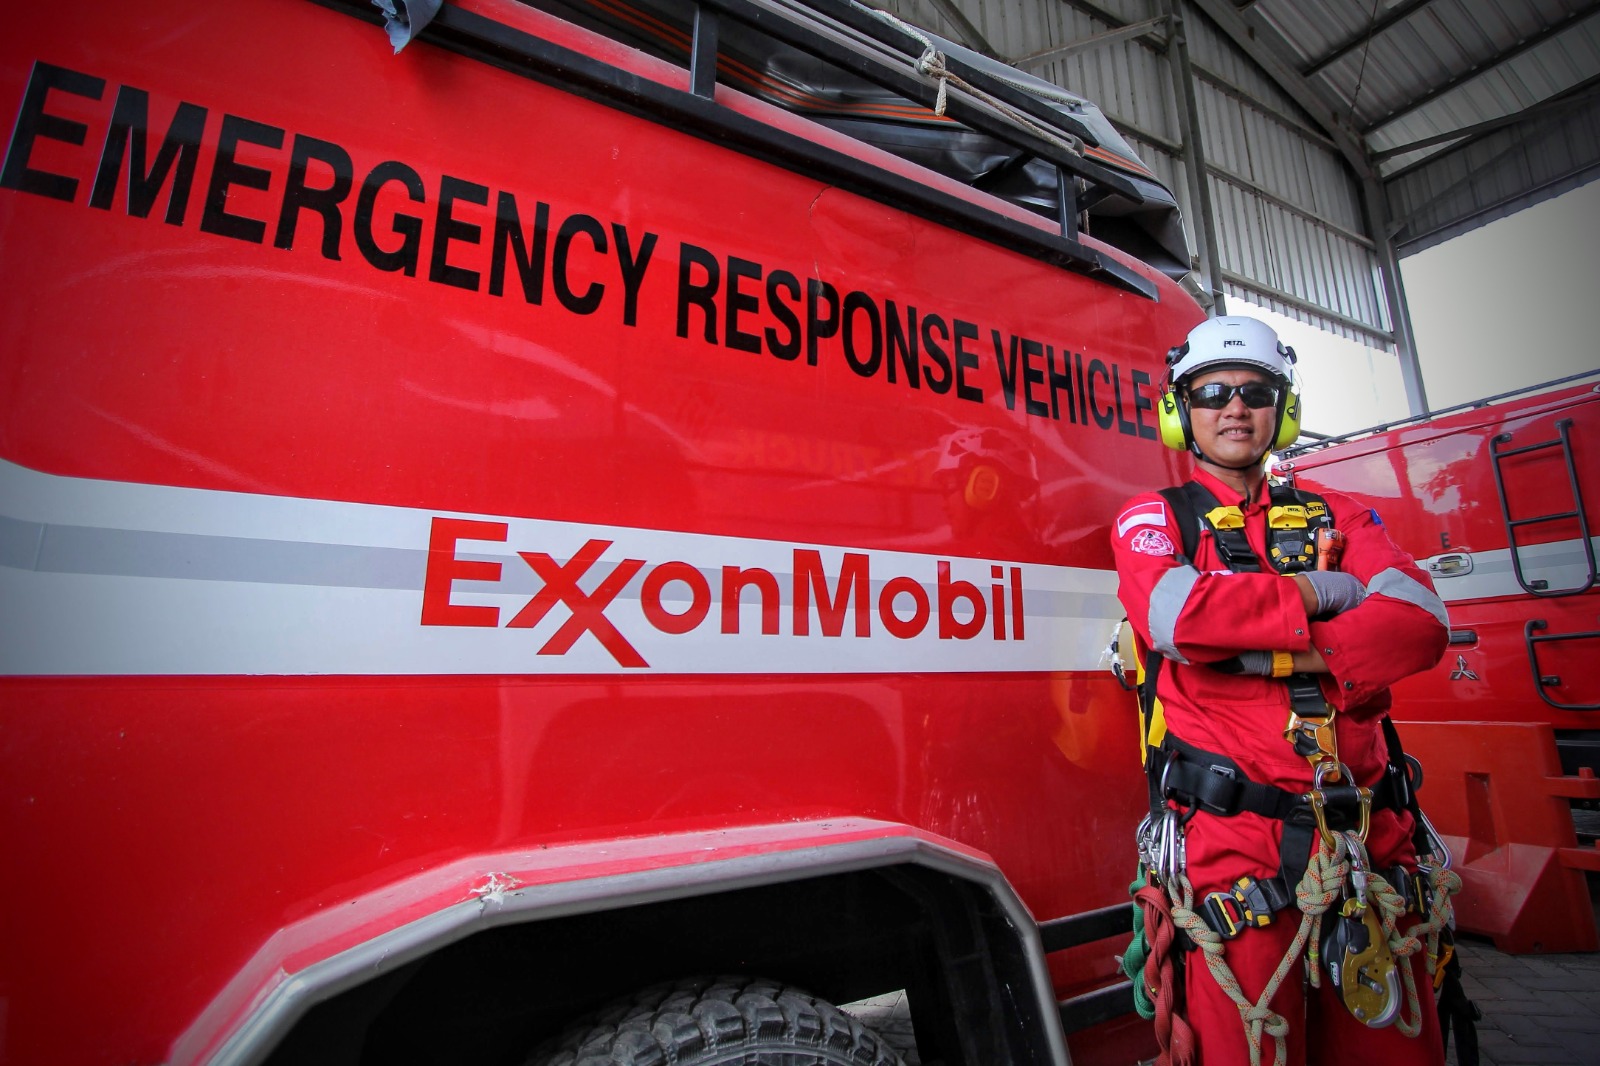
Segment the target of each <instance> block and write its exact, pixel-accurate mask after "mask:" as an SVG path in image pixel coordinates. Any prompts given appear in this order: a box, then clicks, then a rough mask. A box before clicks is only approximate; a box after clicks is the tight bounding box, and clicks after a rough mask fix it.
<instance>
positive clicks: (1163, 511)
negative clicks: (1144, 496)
mask: <svg viewBox="0 0 1600 1066" xmlns="http://www.w3.org/2000/svg"><path fill="white" fill-rule="evenodd" d="M1166 525H1167V505H1166V504H1164V503H1161V502H1159V501H1155V502H1152V503H1141V504H1138V505H1137V506H1134V507H1130V508H1128V509H1127V510H1126V511H1123V512H1122V513H1121V514H1120V515H1118V516H1117V536H1119V537H1126V536H1127V535H1128V531H1129V530H1130V529H1137V528H1139V527H1140V526H1161V527H1162V528H1163V529H1165V528H1166Z"/></svg>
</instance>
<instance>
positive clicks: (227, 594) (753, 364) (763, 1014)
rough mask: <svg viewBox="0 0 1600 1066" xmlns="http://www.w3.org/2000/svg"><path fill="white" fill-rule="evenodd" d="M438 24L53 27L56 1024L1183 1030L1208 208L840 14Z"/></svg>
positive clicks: (206, 1043)
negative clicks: (1194, 356) (1173, 521)
mask: <svg viewBox="0 0 1600 1066" xmlns="http://www.w3.org/2000/svg"><path fill="white" fill-rule="evenodd" d="M382 6H386V7H388V8H390V12H389V13H388V14H387V15H385V13H383V12H380V11H379V10H378V8H375V7H373V6H372V5H370V4H368V3H366V2H365V0H329V2H326V3H321V4H318V3H312V2H308V0H262V2H260V3H256V4H252V5H237V4H217V3H214V2H210V0H167V2H163V3H161V4H120V5H118V4H97V3H83V2H76V0H63V2H60V3H56V4H30V5H27V6H26V9H25V10H22V11H18V12H14V13H12V15H11V16H10V17H8V19H7V28H6V32H5V33H4V34H3V35H0V114H3V115H5V116H8V117H10V120H11V127H10V129H9V130H8V131H7V135H6V139H5V156H4V160H3V163H0V338H3V340H0V846H3V854H4V858H5V869H6V873H5V876H4V878H0V1062H5V1063H15V1064H29V1066H80V1064H91V1063H108V1064H111V1063H115V1064H127V1063H156V1062H161V1063H194V1062H214V1063H284V1064H287V1063H296V1064H299V1063H358V1062H359V1063H366V1062H378V1061H384V1062H423V1063H428V1062H440V1063H443V1062H449V1063H456V1062H461V1061H468V1060H470V1061H481V1062H502V1061H508V1062H509V1061H516V1062H521V1061H524V1059H525V1058H526V1057H527V1056H529V1055H530V1054H531V1055H534V1056H535V1057H534V1058H533V1059H532V1060H531V1061H536V1062H564V1061H571V1059H570V1057H566V1058H563V1057H562V1056H563V1055H566V1054H567V1052H564V1051H562V1050H560V1045H559V1040H560V1039H561V1038H560V1034H561V1033H562V1032H563V1031H565V1030H567V1028H568V1027H569V1026H571V1025H572V1024H573V1023H574V1022H575V1021H577V1020H578V1019H582V1018H584V1017H586V1016H590V1015H591V1012H594V1011H596V1010H600V1011H601V1013H600V1014H599V1015H594V1017H597V1018H598V1019H599V1020H598V1021H595V1022H592V1023H588V1028H586V1029H582V1030H580V1032H582V1033H587V1034H591V1035H592V1034H594V1033H600V1034H602V1035H603V1037H604V1040H607V1041H610V1042H611V1046H613V1047H614V1050H615V1051H616V1054H617V1055H618V1056H622V1057H618V1058H616V1059H615V1060H614V1061H618V1062H621V1061H638V1062H645V1061H657V1060H656V1059H653V1058H649V1057H648V1055H647V1053H646V1051H645V1050H643V1043H644V1042H648V1041H655V1042H656V1043H655V1044H652V1045H651V1046H654V1047H657V1051H656V1053H658V1054H660V1053H663V1052H662V1051H661V1049H662V1048H665V1049H667V1050H668V1051H670V1052H671V1053H672V1054H674V1055H677V1056H678V1057H677V1058H675V1059H674V1060H673V1061H679V1062H688V1061H703V1059H702V1058H696V1057H695V1055H697V1054H700V1053H701V1052H700V1051H697V1050H696V1049H697V1048H698V1049H702V1050H703V1049H704V1048H706V1047H711V1048H716V1047H727V1046H738V1047H739V1048H741V1049H745V1050H750V1051H751V1053H752V1054H754V1055H761V1054H776V1053H779V1052H781V1051H782V1050H783V1049H785V1048H793V1047H802V1048H807V1049H811V1048H818V1047H822V1048H831V1049H833V1050H832V1051H829V1052H828V1053H829V1054H833V1055H835V1056H836V1058H834V1059H829V1061H843V1058H841V1057H838V1056H845V1055H853V1056H856V1057H854V1058H851V1059H850V1061H852V1062H854V1061H863V1062H864V1061H869V1060H870V1061H875V1062H876V1061H894V1059H893V1053H892V1052H890V1051H887V1050H885V1049H883V1048H882V1047H881V1046H880V1044H879V1043H878V1042H877V1041H876V1040H875V1039H874V1037H873V1035H872V1034H871V1033H869V1032H866V1031H864V1030H863V1029H862V1028H861V1026H860V1024H859V1023H857V1022H852V1021H850V1020H849V1019H848V1018H847V1017H846V1016H845V1015H844V1014H841V1013H840V1012H839V1011H837V1010H836V1009H835V1006H836V1005H839V1004H848V1003H851V1002H854V1001H857V1000H859V999H861V998H862V997H866V996H871V995H875V994H878V993H885V992H891V991H897V990H904V991H905V993H906V998H907V1001H908V1002H909V1004H910V1012H911V1017H912V1021H913V1023H914V1028H915V1034H916V1036H915V1039H916V1043H917V1046H918V1049H919V1052H920V1054H921V1056H922V1058H923V1060H924V1061H930V1062H931V1061H938V1062H942V1063H947V1064H957V1063H965V1064H968V1066H999V1064H1005V1063H1062V1062H1065V1061H1067V1058H1068V1050H1067V1049H1068V1045H1069V1044H1070V1046H1071V1050H1072V1055H1073V1057H1074V1059H1075V1060H1076V1061H1080V1062H1095V1061H1111V1060H1113V1059H1115V1058H1117V1057H1118V1056H1121V1058H1122V1061H1126V1060H1127V1058H1129V1057H1131V1055H1125V1054H1123V1053H1122V1052H1121V1051H1119V1050H1118V1049H1119V1048H1120V1047H1123V1046H1125V1045H1124V1043H1123V1042H1122V1038H1121V1037H1120V1036H1119V1032H1133V1030H1131V1029H1128V1030H1118V1029H1117V1026H1118V1024H1120V1023H1118V1022H1116V1021H1111V1022H1105V1021H1104V1019H1106V1018H1108V1017H1110V1016H1112V1015H1115V1014H1117V1013H1118V1012H1119V1010H1120V1008H1121V1006H1122V1004H1123V1003H1124V1002H1125V998H1126V990H1125V988H1119V987H1118V986H1116V984H1115V982H1114V979H1113V974H1114V963H1113V959H1112V952H1113V950H1115V947H1116V945H1115V944H1114V943H1113V942H1111V941H1105V942H1098V943H1096V942H1093V941H1096V940H1097V938H1100V937H1103V936H1107V935H1110V934H1113V933H1118V932H1122V931H1124V930H1125V929H1126V924H1125V923H1126V914H1127V912H1126V909H1125V907H1126V889H1125V886H1126V884H1127V881H1128V879H1129V877H1130V875H1131V873H1132V868H1133V864H1134V854H1133V840H1132V832H1133V827H1134V825H1135V823H1136V822H1137V820H1138V816H1139V814H1140V811H1141V807H1142V805H1143V795H1142V785H1141V782H1140V780H1139V776H1138V774H1139V771H1138V760H1137V750H1138V749H1137V746H1136V745H1137V738H1136V726H1135V721H1134V715H1133V713H1132V708H1131V704H1130V702H1129V699H1128V697H1127V695H1126V694H1125V693H1123V692H1122V691H1121V690H1120V689H1119V688H1118V686H1117V685H1116V683H1115V681H1114V680H1113V679H1112V677H1111V675H1110V674H1109V673H1107V672H1106V671H1105V670H1104V669H1103V667H1102V666H1101V663H1100V656H1101V650H1102V648H1103V646H1104V644H1105V640H1106V637H1107V635H1108V634H1109V632H1110V629H1111V628H1112V626H1113V624H1114V623H1115V621H1116V619H1117V618H1118V617H1119V616H1120V609H1119V608H1118V606H1117V603H1116V600H1115V596H1114V592H1115V578H1114V575H1113V573H1112V571H1111V558H1110V553H1109V547H1108V542H1107V536H1106V523H1107V518H1108V516H1109V515H1110V514H1111V513H1112V512H1113V511H1114V509H1115V507H1116V505H1117V504H1118V503H1119V502H1120V501H1121V500H1123V499H1125V498H1126V497H1127V496H1128V495H1130V494H1131V493H1132V492H1134V491H1135V490H1137V489H1141V488H1144V487H1147V486H1149V485H1151V484H1157V483H1162V482H1164V481H1175V480H1176V479H1177V478H1178V475H1179V466H1178V464H1179V457H1178V456H1176V455H1175V454H1174V453H1172V452H1170V451H1166V450H1164V449H1163V448H1162V447H1161V446H1160V444H1159V442H1158V440H1157V433H1156V420H1155V418H1154V415H1153V401H1154V399H1155V383H1156V382H1157V381H1158V379H1159V375H1160V373H1161V352H1162V351H1163V350H1164V347H1165V345H1167V344H1168V343H1170V342H1171V339H1172V338H1176V337H1181V336H1183V335H1184V334H1185V332H1186V331H1187V330H1188V329H1189V328H1190V327H1191V326H1192V325H1193V324H1195V323H1196V322H1197V321H1199V320H1200V318H1201V312H1200V310H1199V309H1198V307H1197V305H1196V304H1195V302H1194V301H1193V300H1192V299H1191V298H1190V297H1189V296H1188V295H1186V294H1185V292H1184V291H1183V289H1182V288H1181V287H1180V286H1179V285H1178V284H1177V283H1176V282H1175V281H1174V280H1173V279H1174V278H1175V277H1180V276H1181V275H1182V274H1183V273H1184V272H1185V270H1186V269H1187V266H1188V253H1187V251H1186V250H1185V249H1184V247H1183V236H1182V229H1181V225H1180V223H1179V221H1178V219H1177V217H1176V212H1175V209H1174V205H1173V201H1172V197H1171V196H1170V194H1169V193H1168V192H1167V191H1166V190H1165V189H1164V188H1163V186H1162V184H1161V182H1160V181H1159V180H1158V179H1157V178H1156V177H1155V176H1154V175H1152V174H1151V173H1150V172H1149V171H1148V170H1146V169H1145V168H1144V167H1143V166H1142V165H1141V164H1140V163H1139V162H1138V160H1137V159H1136V158H1134V155H1133V153H1132V152H1131V151H1130V150H1129V149H1128V147H1127V145H1126V143H1125V142H1124V141H1122V139H1121V138H1120V137H1118V136H1117V135H1116V133H1115V132H1114V131H1113V130H1112V129H1111V128H1110V126H1109V124H1108V123H1106V122H1105V120H1104V119H1103V118H1102V117H1101V116H1100V115H1099V113H1098V112H1097V111H1096V110H1095V109H1094V108H1093V107H1092V105H1089V104H1088V103H1086V102H1084V101H1081V100H1076V99H1075V98H1071V97H1069V96H1067V95H1066V94H1062V93H1060V92H1059V90H1055V91H1050V90H1047V89H1046V87H1044V86H1042V85H1039V84H1026V83H1025V79H1022V78H1020V76H1018V75H1016V73H1015V72H1014V71H1013V72H1009V73H1007V72H1006V71H1005V70H1004V69H1003V68H999V67H998V66H997V65H995V64H992V63H990V62H988V61H986V60H984V59H982V57H978V56H975V55H972V54H970V53H964V52H962V51H961V50H960V49H957V48H954V47H952V46H948V45H947V44H946V43H944V42H940V41H938V40H937V39H934V38H930V37H928V36H927V35H925V34H923V33H922V32H921V31H917V30H915V29H913V28H910V27H907V26H905V25H903V24H899V23H896V22H893V21H892V20H886V19H883V18H881V17H879V16H877V15H875V14H874V13H872V12H870V11H867V10H866V9H864V8H861V7H859V6H856V5H854V4H851V3H848V2H843V0H806V2H805V3H799V2H795V0H702V2H701V3H699V4H698V5H690V4H679V3H667V2H660V3H631V2H629V3H624V2H622V0H592V2H591V0H573V2H572V3H570V4H569V3H566V2H564V0H563V2H559V3H558V2H555V0H551V2H549V3H543V2H541V3H539V4H522V3H516V2H512V0H460V2H452V3H450V4H449V5H448V6H446V7H444V8H443V9H442V10H440V11H438V12H437V14H434V15H433V16H432V18H431V21H428V16H429V12H428V11H427V10H426V9H428V8H429V7H431V6H435V5H428V4H425V3H421V2H418V0H412V2H410V3H409V4H407V3H398V2H397V3H392V4H385V5H382ZM401 46H403V48H402V47H401ZM1119 905H1120V906H1119ZM730 975H731V976H730ZM663 989H665V990H663ZM796 989H803V990H804V994H803V995H802V994H801V993H800V992H798V991H794V990H796ZM613 1002H622V1003H630V1002H632V1003H636V1004H643V1006H642V1007H641V1008H639V1009H640V1010H643V1012H644V1014H643V1015H640V1014H639V1013H638V1010H634V1011H633V1013H629V1011H628V1010H626V1009H622V1008H607V1007H606V1004H610V1003H613ZM641 1016H642V1017H645V1018H646V1019H647V1020H648V1019H650V1018H654V1020H655V1027H654V1029H653V1030H652V1029H651V1028H650V1027H649V1026H648V1025H644V1026H643V1028H641V1023H640V1022H639V1021H638V1019H639V1017H641ZM1097 1023H1100V1024H1097ZM552 1040H554V1041H557V1043H556V1044H551V1043H550V1041H552ZM633 1041H639V1042H640V1044H639V1046H638V1047H637V1048H636V1049H635V1052H629V1051H627V1048H632V1047H635V1045H634V1044H633V1043H631V1042H633ZM539 1049H544V1050H539ZM630 1053H634V1054H636V1055H637V1057H636V1058H633V1059H627V1058H626V1055H627V1054H630ZM718 1061H722V1060H718ZM763 1061H766V1060H765V1059H763Z"/></svg>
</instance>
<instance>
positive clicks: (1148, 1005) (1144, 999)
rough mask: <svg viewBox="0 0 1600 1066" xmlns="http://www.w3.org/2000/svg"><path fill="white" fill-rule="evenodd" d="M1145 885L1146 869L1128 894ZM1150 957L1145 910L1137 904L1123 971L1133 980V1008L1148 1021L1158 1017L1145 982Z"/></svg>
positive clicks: (1135, 878)
mask: <svg viewBox="0 0 1600 1066" xmlns="http://www.w3.org/2000/svg"><path fill="white" fill-rule="evenodd" d="M1144 886H1145V877H1144V871H1143V870H1140V871H1139V873H1138V874H1137V875H1135V876H1134V879H1133V881H1132V882H1131V883H1130V884H1129V885H1128V895H1129V896H1130V897H1131V896H1133V895H1135V894H1136V893H1137V892H1138V891H1139V890H1140V889H1141V888H1143V887H1144ZM1149 958H1150V939H1149V937H1147V936H1146V935H1145V931H1144V912H1143V911H1142V910H1140V909H1139V908H1138V907H1137V906H1136V907H1134V908H1133V940H1132V941H1131V942H1130V943H1129V944H1128V950H1127V951H1125V952H1123V954H1122V972H1123V974H1124V975H1125V976H1126V977H1127V978H1128V979H1129V980H1131V981H1132V982H1133V1009H1134V1010H1136V1011H1138V1012H1139V1017H1141V1018H1143V1019H1144V1020H1145V1021H1147V1022H1149V1021H1154V1020H1155V1017H1156V1004H1155V1000H1153V999H1151V998H1150V989H1149V988H1147V987H1145V983H1144V964H1145V961H1146V960H1147V959H1149Z"/></svg>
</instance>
